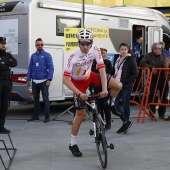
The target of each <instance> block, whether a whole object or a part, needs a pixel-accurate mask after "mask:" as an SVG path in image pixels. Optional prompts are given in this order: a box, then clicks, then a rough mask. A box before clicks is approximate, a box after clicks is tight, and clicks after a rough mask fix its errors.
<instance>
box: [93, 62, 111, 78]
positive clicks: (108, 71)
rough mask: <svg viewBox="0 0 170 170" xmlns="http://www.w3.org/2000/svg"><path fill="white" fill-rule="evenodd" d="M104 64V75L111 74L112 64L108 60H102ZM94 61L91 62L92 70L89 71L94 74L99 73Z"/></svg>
mask: <svg viewBox="0 0 170 170" xmlns="http://www.w3.org/2000/svg"><path fill="white" fill-rule="evenodd" d="M103 62H104V64H105V69H106V74H110V75H111V74H112V64H111V61H110V60H108V59H105V60H103ZM96 64H97V63H96V60H94V61H93V64H92V68H91V70H92V71H94V72H95V73H99V70H98V69H96Z"/></svg>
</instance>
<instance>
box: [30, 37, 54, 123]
mask: <svg viewBox="0 0 170 170" xmlns="http://www.w3.org/2000/svg"><path fill="white" fill-rule="evenodd" d="M35 46H36V48H37V51H36V52H35V53H33V54H32V55H31V59H30V64H29V67H28V73H27V85H28V86H30V81H31V79H32V92H33V97H34V115H33V116H32V117H31V119H29V120H28V121H33V120H39V113H40V102H39V98H40V96H39V95H40V91H41V92H42V97H43V102H44V110H45V119H44V123H47V122H48V121H49V113H50V102H49V92H48V90H49V86H50V84H51V81H52V79H53V73H54V66H53V61H52V57H51V55H50V54H49V53H47V52H45V51H44V50H43V46H44V44H43V41H42V39H41V38H38V39H37V40H36V41H35Z"/></svg>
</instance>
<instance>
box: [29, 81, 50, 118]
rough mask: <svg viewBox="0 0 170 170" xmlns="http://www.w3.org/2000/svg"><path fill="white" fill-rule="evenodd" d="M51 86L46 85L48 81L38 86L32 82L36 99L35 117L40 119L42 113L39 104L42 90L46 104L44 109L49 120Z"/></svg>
mask: <svg viewBox="0 0 170 170" xmlns="http://www.w3.org/2000/svg"><path fill="white" fill-rule="evenodd" d="M48 89H49V86H47V85H46V81H44V82H42V83H38V84H36V83H35V82H34V81H33V82H32V92H33V94H34V95H33V97H34V103H35V107H34V115H35V116H36V117H39V114H40V113H39V112H40V104H39V98H40V90H41V92H42V97H43V102H44V108H45V118H49V113H50V102H49V92H48Z"/></svg>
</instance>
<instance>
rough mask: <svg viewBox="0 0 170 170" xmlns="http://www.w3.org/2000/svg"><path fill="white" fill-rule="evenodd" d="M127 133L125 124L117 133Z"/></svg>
mask: <svg viewBox="0 0 170 170" xmlns="http://www.w3.org/2000/svg"><path fill="white" fill-rule="evenodd" d="M122 132H125V128H124V124H123V125H122V126H121V127H120V129H119V130H118V131H117V133H122Z"/></svg>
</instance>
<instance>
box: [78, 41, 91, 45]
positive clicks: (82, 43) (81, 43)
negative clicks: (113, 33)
mask: <svg viewBox="0 0 170 170" xmlns="http://www.w3.org/2000/svg"><path fill="white" fill-rule="evenodd" d="M79 44H80V45H81V46H89V45H91V42H86V43H85V42H79Z"/></svg>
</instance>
